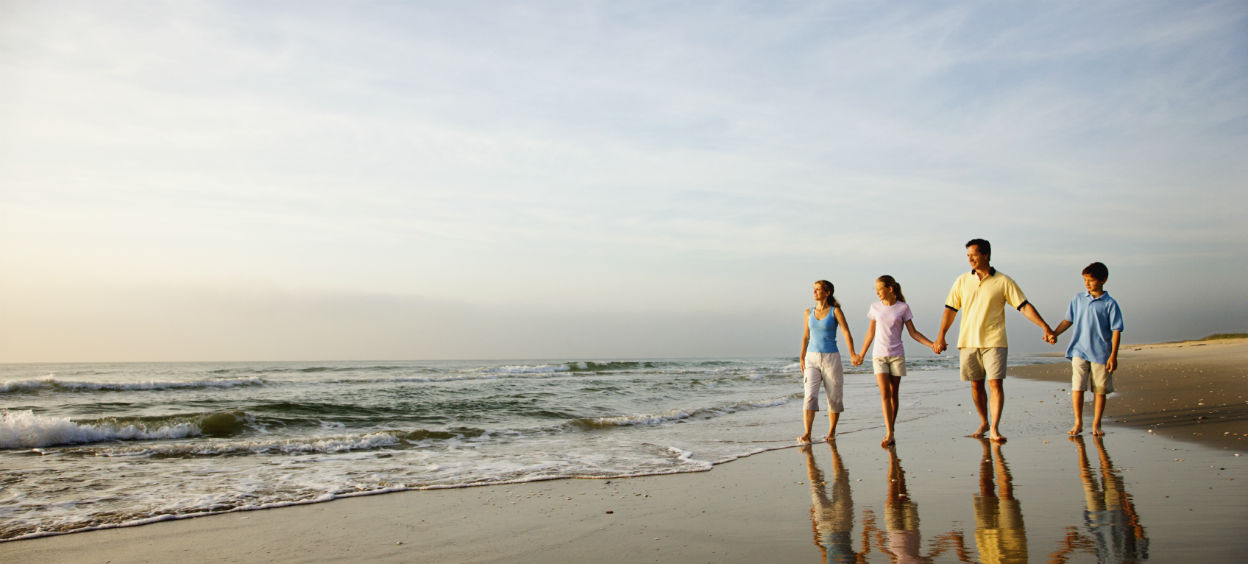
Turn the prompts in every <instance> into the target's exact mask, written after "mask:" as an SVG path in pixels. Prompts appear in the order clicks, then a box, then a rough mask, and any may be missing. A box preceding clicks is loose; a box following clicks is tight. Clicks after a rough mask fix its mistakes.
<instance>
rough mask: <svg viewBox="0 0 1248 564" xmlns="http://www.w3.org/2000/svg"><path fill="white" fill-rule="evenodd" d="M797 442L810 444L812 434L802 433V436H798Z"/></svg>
mask: <svg viewBox="0 0 1248 564" xmlns="http://www.w3.org/2000/svg"><path fill="white" fill-rule="evenodd" d="M797 444H799V445H808V444H810V435H802V436H800V437H798V438H797Z"/></svg>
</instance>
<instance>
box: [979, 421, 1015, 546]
mask: <svg viewBox="0 0 1248 564" xmlns="http://www.w3.org/2000/svg"><path fill="white" fill-rule="evenodd" d="M980 443H981V444H982V445H983V447H984V455H983V458H982V460H981V461H980V465H979V495H977V496H975V498H974V503H975V544H976V546H977V547H978V549H979V559H980V562H983V563H984V564H997V563H1003V564H1009V563H1015V562H1027V530H1026V529H1024V528H1023V510H1022V507H1021V506H1020V505H1019V503H1018V500H1017V499H1014V483H1013V478H1012V477H1011V476H1010V467H1009V466H1008V465H1007V464H1006V463H1005V456H1004V455H1003V454H1001V443H996V442H992V441H989V440H988V439H981V440H980Z"/></svg>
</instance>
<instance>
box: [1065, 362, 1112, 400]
mask: <svg viewBox="0 0 1248 564" xmlns="http://www.w3.org/2000/svg"><path fill="white" fill-rule="evenodd" d="M1070 368H1071V375H1070V389H1071V390H1072V391H1076V392H1082V391H1086V390H1089V389H1091V390H1092V393H1094V394H1101V395H1105V394H1108V393H1110V392H1112V391H1114V376H1113V374H1110V373H1109V371H1108V370H1106V369H1105V365H1104V364H1097V363H1095V362H1089V361H1087V360H1084V359H1082V358H1079V357H1077V356H1075V357H1071V359H1070ZM1089 384H1091V387H1089Z"/></svg>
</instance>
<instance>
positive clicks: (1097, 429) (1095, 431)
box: [1092, 427, 1105, 437]
mask: <svg viewBox="0 0 1248 564" xmlns="http://www.w3.org/2000/svg"><path fill="white" fill-rule="evenodd" d="M1092 436H1094V437H1104V436H1105V431H1103V430H1101V428H1100V427H1093V428H1092Z"/></svg>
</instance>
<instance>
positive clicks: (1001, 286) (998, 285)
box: [945, 268, 1027, 349]
mask: <svg viewBox="0 0 1248 564" xmlns="http://www.w3.org/2000/svg"><path fill="white" fill-rule="evenodd" d="M988 272H989V274H988V276H987V277H986V278H984V279H983V280H980V279H979V277H978V276H976V275H975V271H974V270H972V271H970V272H968V273H966V274H963V275H962V276H959V277H958V279H957V281H955V282H954V283H953V288H951V289H950V290H949V297H948V298H946V299H945V307H947V308H949V309H952V310H953V311H960V312H962V324H961V325H959V326H958V348H959V349H965V348H977V349H986V348H993V347H1008V346H1009V343H1008V342H1007V341H1006V340H1005V304H1007V303H1008V304H1010V306H1012V307H1014V308H1015V309H1022V307H1023V306H1024V305H1026V304H1027V296H1024V295H1023V290H1022V289H1020V288H1019V287H1018V284H1016V283H1015V282H1014V280H1013V279H1012V278H1010V277H1009V276H1006V275H1004V274H1002V273H1000V272H997V269H995V268H993V269H990V270H989V271H988Z"/></svg>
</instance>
